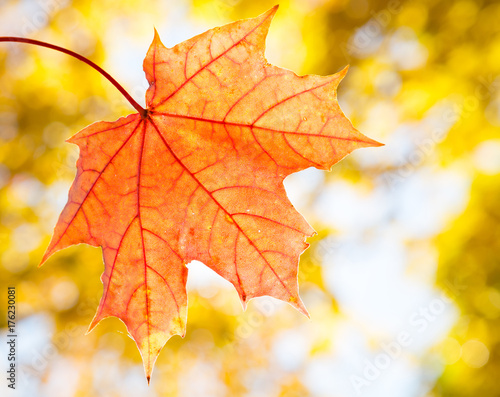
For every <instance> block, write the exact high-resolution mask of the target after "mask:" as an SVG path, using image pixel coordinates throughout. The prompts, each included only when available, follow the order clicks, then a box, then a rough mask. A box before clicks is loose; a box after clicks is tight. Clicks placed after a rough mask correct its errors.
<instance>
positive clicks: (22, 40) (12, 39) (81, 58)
mask: <svg viewBox="0 0 500 397" xmlns="http://www.w3.org/2000/svg"><path fill="white" fill-rule="evenodd" d="M2 41H4V42H15V43H25V44H33V45H37V46H40V47H46V48H50V49H52V50H55V51H59V52H62V53H64V54H67V55H70V56H72V57H73V58H76V59H78V60H79V61H82V62H84V63H86V64H87V65H89V66H90V67H92V68H94V69H95V70H97V71H98V72H99V73H100V74H102V75H103V76H104V77H105V78H107V79H108V80H109V82H110V83H111V84H113V85H114V86H115V87H116V88H117V89H118V91H120V92H121V93H122V95H123V96H124V97H125V98H126V99H127V101H129V102H130V104H131V105H132V106H133V107H134V108H135V109H136V110H137V111H138V112H139V114H140V115H141V117H143V118H144V117H146V116H147V111H146V109H144V108H143V107H142V106H141V105H139V104H138V103H137V102H136V101H135V100H134V98H132V97H131V96H130V94H129V93H128V92H127V91H126V90H125V88H123V87H122V86H121V85H120V83H118V82H117V81H116V80H115V79H114V78H113V77H111V75H110V74H109V73H108V72H106V71H105V70H104V69H103V68H101V67H100V66H98V65H96V64H95V63H94V62H92V61H91V60H90V59H87V58H85V57H84V56H83V55H80V54H77V53H76V52H74V51H71V50H68V49H66V48H63V47H59V46H57V45H53V44H49V43H46V42H44V41H39V40H32V39H26V38H24V37H3V36H0V42H2Z"/></svg>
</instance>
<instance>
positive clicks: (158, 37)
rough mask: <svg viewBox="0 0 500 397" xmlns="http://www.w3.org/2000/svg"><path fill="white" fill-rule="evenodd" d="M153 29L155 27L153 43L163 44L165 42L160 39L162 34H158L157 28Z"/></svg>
mask: <svg viewBox="0 0 500 397" xmlns="http://www.w3.org/2000/svg"><path fill="white" fill-rule="evenodd" d="M153 29H154V37H153V44H155V45H158V44H161V45H163V43H162V42H161V39H160V35H159V34H158V31H157V30H156V28H153Z"/></svg>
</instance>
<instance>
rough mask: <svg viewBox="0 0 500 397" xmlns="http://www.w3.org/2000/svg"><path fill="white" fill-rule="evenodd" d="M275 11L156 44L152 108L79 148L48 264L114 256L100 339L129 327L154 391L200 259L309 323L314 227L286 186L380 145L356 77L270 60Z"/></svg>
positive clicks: (78, 140) (95, 132)
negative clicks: (348, 95) (355, 105)
mask: <svg viewBox="0 0 500 397" xmlns="http://www.w3.org/2000/svg"><path fill="white" fill-rule="evenodd" d="M276 10H277V6H276V7H274V8H272V9H271V10H269V11H268V12H266V13H264V14H262V15H261V16H259V17H257V18H254V19H248V20H242V21H238V22H235V23H231V24H228V25H225V26H222V27H219V28H215V29H212V30H209V31H207V32H205V33H203V34H201V35H199V36H196V37H194V38H192V39H190V40H187V41H185V42H184V43H181V44H179V45H177V46H175V47H174V48H170V49H169V48H166V47H164V46H163V44H162V43H161V41H160V39H159V37H158V35H157V34H155V38H154V41H153V43H152V45H151V47H150V48H149V51H148V54H147V56H146V59H145V61H144V70H145V72H146V77H147V79H148V81H149V83H150V87H149V89H148V91H147V94H146V102H147V111H146V112H145V113H144V114H139V113H136V114H132V115H129V116H128V117H126V118H121V119H119V120H117V121H115V122H112V123H108V122H97V123H95V124H92V125H90V126H89V127H87V128H85V129H84V130H82V131H80V132H79V133H78V134H76V135H74V136H73V137H72V138H70V139H69V140H68V141H69V142H71V143H75V144H77V145H78V146H79V148H80V158H79V160H78V164H77V168H78V172H77V176H76V179H75V181H74V183H73V185H72V187H71V189H70V192H69V199H68V203H67V204H66V207H65V208H64V210H63V211H62V213H61V216H60V218H59V220H58V222H57V225H56V227H55V230H54V235H53V238H52V241H51V243H50V245H49V247H48V249H47V252H46V253H45V255H44V257H43V260H42V263H43V262H45V261H46V260H47V258H48V257H49V256H50V255H52V254H53V253H54V252H56V251H58V250H60V249H63V248H65V247H68V246H70V245H73V244H79V243H87V244H90V245H93V246H101V247H102V250H103V256H104V263H105V270H104V273H103V275H102V277H101V279H102V282H103V284H104V293H103V296H102V299H101V302H100V305H99V308H98V310H97V313H96V315H95V317H94V319H93V321H92V323H91V325H90V328H89V331H90V330H92V329H93V328H94V327H95V326H96V325H97V324H98V323H99V321H101V320H102V319H104V318H106V317H108V316H116V317H118V318H120V319H121V320H122V321H123V322H124V323H125V325H126V326H127V329H128V332H129V333H130V335H131V336H132V337H133V338H134V340H135V341H136V343H137V346H138V348H139V350H140V352H141V355H142V358H143V362H144V368H145V372H146V376H147V378H148V381H149V379H150V376H151V372H152V369H153V365H154V362H155V360H156V358H157V356H158V354H159V352H160V350H161V348H162V347H163V346H164V345H165V343H166V342H167V340H168V339H169V338H170V337H171V336H172V335H176V334H178V335H182V336H183V335H184V333H185V329H186V307H187V296H186V279H187V267H186V264H188V263H189V262H190V261H192V260H199V261H201V262H203V263H204V264H205V265H207V266H209V267H210V268H211V269H213V270H214V271H215V272H217V273H218V274H220V275H221V276H222V277H224V278H225V279H227V280H229V281H230V282H231V283H232V284H233V285H234V286H235V288H236V290H237V291H238V294H239V296H240V298H241V301H242V302H243V305H245V303H246V302H247V301H248V300H249V299H251V298H254V297H257V296H262V295H269V296H272V297H275V298H277V299H281V300H283V301H285V302H288V303H290V304H291V305H292V306H294V307H295V308H297V309H298V310H300V311H301V312H302V313H304V314H306V315H307V311H306V309H305V307H304V305H303V303H302V301H301V300H300V297H299V295H298V285H297V267H298V259H299V256H300V254H301V253H302V252H303V251H304V250H305V249H306V248H307V246H308V244H306V242H305V239H306V238H307V237H309V236H312V235H313V234H314V230H313V229H312V228H311V227H310V226H309V224H308V223H307V222H306V221H305V219H304V218H303V217H302V216H301V215H300V214H299V213H298V212H297V211H296V210H295V209H294V207H293V206H292V204H291V203H290V202H289V200H288V199H287V197H286V193H285V189H284V187H283V180H284V178H285V177H286V176H287V175H289V174H291V173H293V172H296V171H299V170H302V169H305V168H308V167H311V166H312V167H316V168H319V169H325V170H327V169H329V168H330V167H331V166H332V165H333V164H334V163H336V162H337V161H339V160H340V159H342V158H343V157H344V156H346V155H347V154H348V153H350V152H351V151H353V150H354V149H356V148H360V147H367V146H379V145H380V144H379V143H378V142H375V141H373V140H371V139H369V138H367V137H365V136H364V135H362V134H361V133H359V132H358V131H357V130H356V129H354V127H353V126H352V124H351V123H350V121H349V120H348V119H347V118H346V117H345V116H344V114H343V113H342V111H341V110H340V108H339V105H338V103H337V100H336V88H337V85H338V84H339V82H340V80H341V79H342V78H343V76H344V75H345V73H346V69H344V70H343V71H342V72H340V73H337V74H335V75H332V76H327V77H321V76H297V75H296V74H294V73H293V72H291V71H288V70H285V69H281V68H278V67H275V66H272V65H270V64H268V63H267V61H266V59H265V57H264V47H265V45H264V44H265V37H266V35H267V32H268V28H269V24H270V22H271V19H272V17H273V15H274V14H275V12H276Z"/></svg>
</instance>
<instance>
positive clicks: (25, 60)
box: [0, 0, 500, 397]
mask: <svg viewBox="0 0 500 397" xmlns="http://www.w3.org/2000/svg"><path fill="white" fill-rule="evenodd" d="M275 2H276V0H272V1H267V0H192V1H189V0H175V1H174V0H172V1H156V0H150V1H148V2H147V6H145V5H144V3H141V4H140V5H139V2H136V1H127V0H123V1H118V0H114V1H113V0H102V1H98V2H96V1H79V0H74V1H70V0H25V1H12V0H3V1H2V3H1V4H0V35H1V36H8V35H13V36H22V37H29V38H35V39H39V40H44V41H47V42H50V43H53V44H57V45H60V46H63V47H66V48H68V49H72V50H74V51H76V52H79V53H81V54H83V55H85V56H87V57H88V58H90V59H92V60H93V61H95V62H96V63H98V64H99V65H101V66H102V67H104V69H106V70H107V71H108V72H109V73H110V74H111V75H113V76H114V77H115V78H116V79H117V80H118V81H119V82H120V83H121V84H122V85H124V87H126V88H127V90H128V91H129V92H130V93H131V94H132V96H133V97H134V98H136V100H137V101H138V102H139V103H141V104H144V94H145V91H146V89H147V82H146V79H145V77H144V73H143V72H142V61H143V58H144V56H145V54H146V51H147V49H148V47H149V44H150V42H151V40H152V38H153V27H156V29H157V30H158V32H159V34H160V37H161V38H162V41H163V43H164V44H165V45H167V46H173V45H175V44H176V43H178V42H180V41H182V40H185V39H188V38H190V37H191V36H193V35H195V34H199V33H202V32H203V31H205V30H207V29H209V28H211V27H214V26H217V25H222V24H225V23H228V22H231V21H233V20H236V19H240V18H247V17H254V16H257V15H259V14H261V13H263V12H264V11H266V10H267V9H269V8H270V7H272V6H273V5H274V4H275ZM498 21H500V3H499V2H498V1H487V0H484V1H482V0H476V1H469V0H460V1H436V0H390V1H389V2H383V1H378V0H353V1H348V0H283V1H281V2H280V9H279V10H278V13H277V15H276V17H275V19H274V21H273V24H272V25H271V29H270V32H269V36H268V40H267V51H266V55H267V58H268V60H269V62H271V63H273V64H275V65H278V66H280V67H285V68H288V69H291V70H293V71H295V72H296V73H298V74H321V75H325V74H332V73H335V72H337V71H339V70H341V69H342V68H343V67H344V66H345V65H347V64H349V65H350V69H349V73H348V74H347V77H346V78H345V80H344V81H343V82H342V83H341V85H340V87H339V102H340V104H341V107H342V108H343V110H344V112H345V113H346V115H347V116H348V117H349V118H350V119H351V120H352V122H353V124H354V125H355V126H356V127H357V128H358V129H359V130H360V131H361V132H363V133H364V134H366V135H368V136H369V137H371V138H374V139H376V140H378V141H381V142H384V143H385V146H384V147H382V148H370V149H362V150H359V151H356V152H355V153H354V154H352V155H350V156H348V157H347V158H346V159H345V160H343V161H342V162H341V163H339V164H337V165H336V166H334V167H333V169H332V171H331V172H322V171H318V170H315V169H308V170H305V171H303V172H301V173H298V174H295V175H293V176H291V177H289V178H287V180H286V181H285V183H286V188H287V191H288V193H289V195H290V198H291V200H292V202H293V203H294V205H295V206H296V208H297V209H298V210H299V211H300V212H301V213H302V214H303V215H304V216H305V217H306V219H307V220H308V221H309V223H310V224H311V225H312V226H313V227H314V228H315V229H316V230H317V232H318V235H317V236H315V237H314V238H311V239H310V242H311V247H310V248H309V249H308V250H307V251H306V253H305V254H303V255H302V256H301V259H300V275H299V280H300V289H301V296H302V298H303V300H304V302H305V304H306V306H307V307H308V309H309V312H310V314H311V320H308V319H307V318H305V317H304V316H302V315H301V314H299V313H298V312H296V311H295V310H294V309H292V308H291V307H290V306H289V305H287V304H284V303H280V302H278V301H276V300H274V299H271V298H259V299H254V300H253V301H252V302H251V303H250V304H249V307H248V309H247V310H246V311H245V312H243V311H242V308H241V305H240V303H239V300H238V298H237V294H236V292H235V291H234V290H233V288H232V286H231V285H230V284H229V283H227V282H226V281H224V280H222V279H220V278H219V277H218V276H216V275H215V274H214V273H212V272H211V271H210V270H207V268H205V267H204V266H203V265H202V264H200V263H192V264H190V265H189V268H190V273H189V281H188V287H189V314H188V327H187V335H186V337H185V338H184V339H181V338H180V337H174V338H172V339H171V340H170V341H169V343H168V344H167V345H166V347H165V348H164V349H163V351H162V353H161V354H160V357H159V359H158V362H157V365H156V368H155V371H154V373H153V378H152V383H151V386H150V387H149V388H148V387H147V385H146V381H145V379H144V373H143V368H142V363H141V359H140V356H139V353H138V351H137V349H136V346H135V344H134V342H133V341H132V340H131V339H130V338H128V337H127V335H126V330H125V327H124V325H123V324H122V323H121V322H120V321H119V320H117V319H114V318H113V319H107V320H105V321H103V322H102V323H101V324H100V325H99V326H98V327H97V328H96V329H95V330H94V331H93V332H92V333H90V334H89V335H85V332H86V330H87V327H88V324H89V323H90V321H91V319H92V317H93V315H94V313H95V310H96V308H97V305H98V303H99V299H100V296H101V293H102V284H101V282H100V279H99V277H100V274H101V272H102V270H103V265H102V257H101V252H100V249H95V248H91V247H88V246H84V245H80V246H78V247H71V248H69V249H66V250H64V251H61V252H60V253H58V254H56V255H54V256H53V257H52V258H51V259H50V260H49V261H48V262H47V263H46V264H45V265H44V266H43V267H42V268H37V265H38V263H39V262H40V259H41V257H42V255H43V252H44V250H45V248H46V246H47V245H48V242H49V239H50V234H51V233H52V230H53V227H54V225H55V223H56V220H57V217H58V215H59V212H60V210H61V209H62V207H63V206H64V204H65V203H66V200H67V191H68V188H69V186H70V184H71V182H72V179H73V177H74V175H75V162H76V159H77V156H78V151H77V148H76V146H74V145H70V144H67V143H65V142H64V141H65V139H67V138H68V137H70V136H71V135H73V134H74V133H76V132H77V131H79V130H80V129H81V128H83V127H85V126H86V125H88V124H90V123H92V122H94V121H98V120H107V121H114V120H116V119H118V118H119V117H121V116H124V115H127V114H129V113H132V112H133V109H132V108H131V107H130V105H129V104H128V103H127V102H126V101H125V100H124V99H123V98H122V96H121V94H120V93H119V92H118V91H117V90H116V89H114V87H112V86H111V85H110V84H109V83H108V82H107V81H106V80H105V79H104V78H102V77H101V76H100V75H99V74H98V73H96V72H95V71H94V70H92V69H90V68H89V67H88V66H86V65H84V64H82V63H80V62H78V61H76V60H74V59H72V58H70V57H68V56H66V55H63V54H59V53H56V52H54V51H51V50H48V49H41V48H35V47H33V46H27V45H24V44H10V43H0V274H1V278H0V291H1V292H0V326H1V327H2V335H3V336H5V335H6V334H7V329H6V316H7V313H6V308H7V287H8V286H15V287H16V294H17V309H18V311H17V320H16V328H17V333H18V335H19V337H18V346H17V354H18V356H17V358H18V379H17V390H16V391H11V390H9V389H7V387H6V384H4V383H6V381H5V380H3V381H2V386H1V387H2V392H1V394H2V395H5V394H4V393H7V394H6V395H19V396H30V397H33V396H35V397H36V396H53V397H58V396H62V397H70V396H106V397H111V396H120V397H122V396H123V397H126V396H158V397H162V396H190V397H192V396H206V397H210V396H245V397H257V396H258V397H264V396H273V397H274V396H286V397H299V396H300V397H302V396H304V397H308V396H311V397H336V396H340V397H350V396H360V395H361V396H370V397H374V396H384V397H386V396H398V397H413V396H415V397H417V396H436V397H438V396H443V397H445V396H454V397H461V396H476V395H480V396H483V397H488V396H498V395H500V386H499V384H498V381H497V378H498V375H499V374H500V345H499V343H500V340H499V339H500V255H499V254H500V206H499V205H498V202H499V198H500V178H499V174H500V135H499V132H500V129H499V127H500V24H499V23H498ZM2 341H5V338H2ZM7 348H8V345H6V343H3V342H2V344H1V345H0V356H1V358H0V363H1V368H2V373H3V374H4V375H5V372H3V371H6V369H7V358H6V357H7V354H8V351H7ZM2 378H5V376H2ZM6 390H7V392H5V391H6Z"/></svg>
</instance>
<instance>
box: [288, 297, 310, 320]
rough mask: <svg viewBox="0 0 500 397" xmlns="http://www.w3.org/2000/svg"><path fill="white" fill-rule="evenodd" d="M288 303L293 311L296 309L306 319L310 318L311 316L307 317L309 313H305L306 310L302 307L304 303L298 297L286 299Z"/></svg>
mask: <svg viewBox="0 0 500 397" xmlns="http://www.w3.org/2000/svg"><path fill="white" fill-rule="evenodd" d="M288 303H289V304H290V305H292V306H293V307H294V308H295V309H297V310H298V311H299V312H301V313H302V314H303V315H304V316H306V317H307V318H308V319H310V318H311V316H310V315H309V312H308V311H307V309H306V307H305V305H304V302H302V300H301V299H300V298H299V297H297V296H291V297H290V298H289V299H288Z"/></svg>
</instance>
